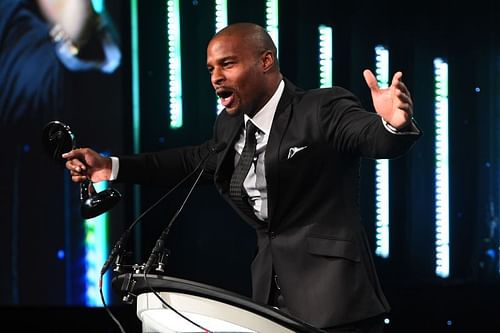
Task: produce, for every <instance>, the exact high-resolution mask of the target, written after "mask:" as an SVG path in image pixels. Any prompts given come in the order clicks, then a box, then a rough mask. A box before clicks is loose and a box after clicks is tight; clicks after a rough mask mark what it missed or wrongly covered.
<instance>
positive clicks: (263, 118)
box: [245, 80, 285, 134]
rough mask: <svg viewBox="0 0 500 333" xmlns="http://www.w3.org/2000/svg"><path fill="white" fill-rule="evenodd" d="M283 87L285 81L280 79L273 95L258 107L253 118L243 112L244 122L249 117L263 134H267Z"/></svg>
mask: <svg viewBox="0 0 500 333" xmlns="http://www.w3.org/2000/svg"><path fill="white" fill-rule="evenodd" d="M284 88H285V82H284V81H283V80H281V82H280V84H279V85H278V88H276V91H275V92H274V95H273V96H272V97H271V99H269V101H267V103H266V105H264V106H263V107H262V109H260V110H259V111H258V112H257V113H256V114H255V116H253V118H250V117H249V116H247V115H246V114H245V124H246V123H247V121H248V120H249V119H251V121H252V122H253V123H254V125H255V126H257V127H258V129H259V130H260V131H261V132H263V133H264V134H269V131H270V130H271V125H272V124H273V118H274V114H275V113H276V109H277V108H278V102H279V101H280V99H281V95H283V90H284Z"/></svg>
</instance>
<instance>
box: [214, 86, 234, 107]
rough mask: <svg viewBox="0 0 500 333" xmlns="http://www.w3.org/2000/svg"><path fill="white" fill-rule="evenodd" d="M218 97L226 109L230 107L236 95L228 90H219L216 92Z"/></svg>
mask: <svg viewBox="0 0 500 333" xmlns="http://www.w3.org/2000/svg"><path fill="white" fill-rule="evenodd" d="M216 94H217V96H219V98H220V101H221V104H222V105H223V106H224V107H228V106H230V105H231V103H232V102H233V100H234V93H233V92H232V91H231V90H228V89H219V90H217V91H216Z"/></svg>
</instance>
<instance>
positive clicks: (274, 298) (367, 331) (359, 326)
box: [268, 274, 384, 333]
mask: <svg viewBox="0 0 500 333" xmlns="http://www.w3.org/2000/svg"><path fill="white" fill-rule="evenodd" d="M268 303H269V305H271V306H274V307H277V308H279V309H280V311H283V312H286V313H288V310H287V308H286V306H285V299H284V297H283V295H282V294H281V291H280V287H279V280H278V276H277V275H274V274H273V281H272V283H271V293H270V295H269V301H268ZM322 330H323V331H325V332H328V333H383V331H384V316H383V315H379V316H376V317H373V318H368V319H364V320H360V321H357V322H353V323H349V324H346V325H341V326H336V327H330V328H322Z"/></svg>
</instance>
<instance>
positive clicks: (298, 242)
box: [63, 23, 420, 332]
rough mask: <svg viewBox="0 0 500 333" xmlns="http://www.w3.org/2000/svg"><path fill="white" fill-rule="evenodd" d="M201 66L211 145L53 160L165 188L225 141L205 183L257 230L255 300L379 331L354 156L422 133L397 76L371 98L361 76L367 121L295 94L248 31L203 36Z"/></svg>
mask: <svg viewBox="0 0 500 333" xmlns="http://www.w3.org/2000/svg"><path fill="white" fill-rule="evenodd" d="M207 67H208V71H209V73H210V78H211V83H212V86H213V88H214V90H215V93H216V94H217V95H218V96H219V97H220V100H221V103H222V105H223V106H224V107H225V112H222V113H221V114H220V115H219V116H218V118H217V120H216V123H215V126H214V133H213V138H212V139H211V140H210V141H208V142H205V143H203V144H201V145H199V146H195V147H185V148H179V149H172V150H167V151H162V152H157V153H149V154H142V155H136V156H120V157H118V158H104V157H101V156H100V155H98V154H96V153H95V152H94V151H93V150H91V149H88V148H84V149H76V150H73V151H71V152H69V153H66V154H64V155H63V157H64V158H66V159H68V161H67V163H66V167H67V168H68V169H69V170H70V173H71V176H72V180H73V181H75V182H81V181H83V180H84V179H86V178H90V179H91V180H92V181H94V182H98V181H102V180H116V181H123V182H134V183H141V184H162V185H167V186H173V185H174V184H176V183H177V182H178V181H179V180H180V179H182V178H183V177H184V176H186V174H188V173H189V172H190V171H192V170H193V169H194V168H195V167H196V165H197V164H198V163H199V162H200V161H202V160H203V158H204V157H205V156H208V155H210V154H211V151H212V150H214V148H213V147H215V146H217V145H220V143H226V144H227V147H226V148H225V149H224V150H223V151H222V152H221V153H219V154H212V155H211V157H209V159H208V162H207V166H206V174H207V175H208V176H210V177H211V178H213V180H214V181H215V186H216V187H217V188H218V190H219V191H220V193H221V195H222V196H223V197H224V198H225V199H226V200H227V201H228V203H229V204H230V205H231V206H233V207H234V209H236V211H237V212H238V213H239V214H240V215H241V217H242V218H243V219H244V220H245V221H247V222H248V223H249V224H251V225H252V226H253V227H254V228H255V230H256V233H257V243H258V244H257V245H258V252H257V254H256V256H255V258H254V260H253V263H252V287H253V298H254V300H255V301H256V302H259V303H264V304H269V305H272V306H276V307H279V308H280V309H281V310H283V311H286V312H289V313H290V314H291V315H293V316H295V317H297V318H299V319H302V320H304V321H306V322H308V323H310V324H312V325H314V326H316V327H319V328H323V329H325V330H327V331H329V332H350V331H356V332H381V331H382V329H383V322H382V319H383V317H382V315H383V314H384V313H387V312H388V311H389V305H388V303H387V300H386V298H385V297H384V294H383V292H382V289H381V287H380V285H379V282H378V278H377V276H376V273H375V268H374V264H373V260H372V257H371V251H370V248H369V245H368V244H369V243H368V241H367V237H366V235H365V231H364V230H363V228H362V225H361V222H360V212H359V206H358V186H359V179H358V177H359V166H360V158H361V157H366V158H395V157H398V156H400V155H401V154H403V153H405V152H406V151H408V150H409V149H410V148H411V146H412V145H413V143H414V142H415V141H416V139H417V138H418V137H419V136H420V130H419V129H418V128H417V126H416V124H415V123H414V122H413V120H412V113H413V105H412V100H411V97H410V93H409V92H408V89H407V88H406V86H405V84H404V83H403V82H402V80H401V76H402V74H401V73H400V72H398V73H396V74H395V75H394V77H393V80H392V83H391V86H390V87H389V88H388V89H379V87H378V85H377V83H376V80H375V77H374V76H373V74H372V73H371V72H370V71H365V72H364V76H365V80H366V82H367V84H368V86H369V87H370V90H371V92H372V98H373V103H374V106H375V110H376V112H377V113H373V112H368V111H366V110H364V109H363V108H362V106H361V105H360V104H359V102H358V100H357V98H356V97H355V96H354V95H353V94H351V93H350V92H348V91H347V90H345V89H343V88H340V87H334V88H331V89H315V90H311V91H303V90H300V89H298V88H297V87H295V86H294V85H293V84H292V83H291V82H290V81H288V80H287V79H286V78H284V77H283V76H282V74H281V73H280V70H279V65H278V60H277V58H276V47H275V46H274V44H273V42H272V40H271V38H270V37H269V35H268V34H267V33H266V32H265V30H264V29H263V28H262V27H260V26H257V25H254V24H250V23H238V24H233V25H230V26H228V27H226V28H225V29H222V30H221V31H219V32H218V33H217V34H216V35H215V36H214V37H213V38H212V39H211V41H210V42H209V44H208V49H207ZM249 123H251V125H248V124H249ZM254 130H256V132H255V133H252V134H251V135H249V136H248V138H246V132H247V131H252V132H253V131H254ZM245 140H246V141H248V142H247V143H248V144H247V143H245ZM251 143H255V144H256V147H255V148H254V150H255V151H254V152H253V156H252V157H251V158H250V160H251V166H250V171H249V172H248V173H247V172H246V171H243V174H244V176H243V180H241V181H243V188H244V190H243V191H242V193H238V192H239V191H240V189H241V185H240V184H239V183H238V180H237V178H238V177H239V176H238V175H239V171H238V172H234V174H235V175H233V171H235V170H236V171H237V170H239V169H240V165H241V164H243V163H244V162H243V161H245V160H247V157H246V151H247V147H248V146H249V145H250V144H251ZM244 146H245V148H244ZM240 160H241V161H240ZM240 162H241V163H240ZM115 177H116V178H115ZM242 198H243V200H242ZM246 207H250V209H247V208H246Z"/></svg>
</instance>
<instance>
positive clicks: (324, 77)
mask: <svg viewBox="0 0 500 333" xmlns="http://www.w3.org/2000/svg"><path fill="white" fill-rule="evenodd" d="M318 30H319V86H320V87H321V88H324V87H331V86H332V85H333V29H332V27H329V26H326V25H320V26H319V28H318Z"/></svg>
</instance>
